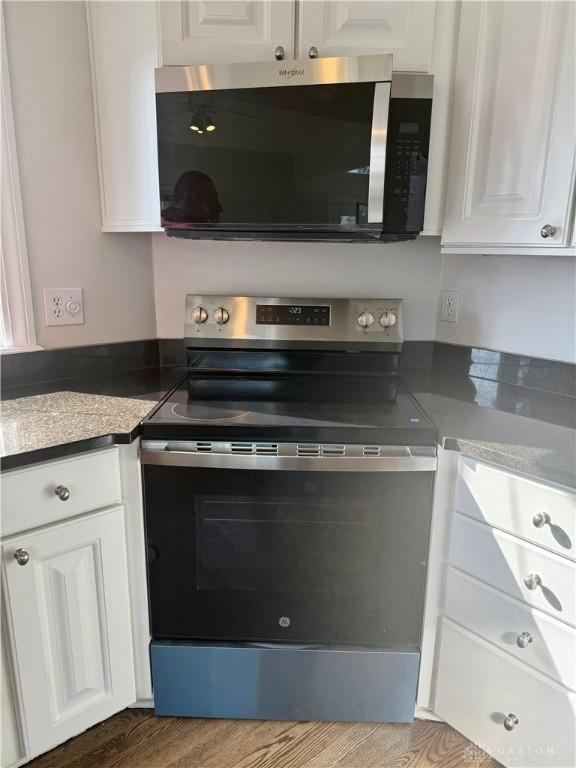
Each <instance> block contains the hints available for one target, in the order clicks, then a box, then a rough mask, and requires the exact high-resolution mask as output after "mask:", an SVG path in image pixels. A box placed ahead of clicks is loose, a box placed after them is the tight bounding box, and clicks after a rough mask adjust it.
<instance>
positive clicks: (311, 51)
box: [308, 45, 318, 59]
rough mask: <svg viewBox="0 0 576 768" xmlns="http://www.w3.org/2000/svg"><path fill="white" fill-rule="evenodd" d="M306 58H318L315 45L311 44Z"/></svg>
mask: <svg viewBox="0 0 576 768" xmlns="http://www.w3.org/2000/svg"><path fill="white" fill-rule="evenodd" d="M308 58H309V59H317V58H318V48H316V46H315V45H311V46H310V49H309V51H308Z"/></svg>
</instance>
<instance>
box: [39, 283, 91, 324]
mask: <svg viewBox="0 0 576 768" xmlns="http://www.w3.org/2000/svg"><path fill="white" fill-rule="evenodd" d="M44 315H45V317H46V325H82V323H83V322H84V299H83V298H82V288H44Z"/></svg>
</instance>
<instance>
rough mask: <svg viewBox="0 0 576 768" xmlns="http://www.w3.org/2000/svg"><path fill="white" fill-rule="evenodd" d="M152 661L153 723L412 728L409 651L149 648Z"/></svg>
mask: <svg viewBox="0 0 576 768" xmlns="http://www.w3.org/2000/svg"><path fill="white" fill-rule="evenodd" d="M151 659H152V678H153V683H154V710H155V712H156V714H157V715H174V716H181V717H182V716H184V717H223V718H249V719H256V720H315V721H318V720H327V721H353V722H390V723H409V722H412V721H413V720H414V709H415V705H416V687H417V684H418V668H419V663H420V654H419V653H418V652H417V651H415V650H414V651H404V650H383V649H378V648H361V647H352V646H350V647H347V646H337V647H336V646H335V647H328V646H316V647H314V646H297V645H280V644H278V645H272V644H271V645H258V644H240V643H239V644H237V645H236V644H228V643H203V642H159V641H153V642H152V645H151Z"/></svg>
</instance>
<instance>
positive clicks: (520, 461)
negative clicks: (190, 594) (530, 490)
mask: <svg viewBox="0 0 576 768" xmlns="http://www.w3.org/2000/svg"><path fill="white" fill-rule="evenodd" d="M401 378H402V380H403V381H404V383H405V384H406V386H407V387H408V389H409V390H410V391H411V392H412V394H413V395H414V397H415V398H416V400H417V401H418V402H419V403H420V405H421V406H422V408H423V409H424V410H425V411H426V413H427V414H428V416H429V417H430V418H431V419H432V421H433V422H434V424H435V425H436V427H437V429H438V432H439V442H440V445H442V446H443V447H445V448H447V449H451V450H458V451H460V452H462V453H463V454H464V455H466V456H471V457H472V458H477V459H481V460H483V461H488V462H491V463H493V464H497V465H499V466H502V467H504V468H507V469H511V470H514V471H517V472H522V473H524V474H527V475H529V476H531V477H533V478H537V479H542V480H546V481H550V482H554V483H559V484H561V485H565V486H568V487H570V488H576V398H575V397H572V396H569V395H562V394H556V393H554V392H545V391H542V390H539V389H532V388H529V387H522V386H517V385H513V384H507V383H503V382H499V381H494V380H490V379H484V378H479V377H475V376H469V375H467V374H462V373H455V372H453V371H445V370H411V371H402V372H401Z"/></svg>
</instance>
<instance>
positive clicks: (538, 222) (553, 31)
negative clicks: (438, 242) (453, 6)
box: [442, 1, 576, 254]
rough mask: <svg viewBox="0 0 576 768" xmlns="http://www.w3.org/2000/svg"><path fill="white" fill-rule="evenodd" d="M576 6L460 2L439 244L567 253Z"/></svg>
mask: <svg viewBox="0 0 576 768" xmlns="http://www.w3.org/2000/svg"><path fill="white" fill-rule="evenodd" d="M574 33H575V30H574V7H573V4H572V3H569V2H511V1H510V2H466V3H463V4H462V14H461V24H460V39H459V45H458V60H457V65H456V77H455V95H454V119H453V130H452V142H451V155H450V171H449V176H448V186H447V200H446V212H445V220H444V227H443V238H442V245H443V246H444V247H445V248H446V249H450V250H451V251H455V252H457V251H462V252H466V251H467V250H472V251H475V252H483V253H491V252H500V253H506V252H508V253H514V252H516V253H546V252H551V253H560V254H561V253H570V251H571V249H570V248H569V247H566V246H569V245H570V241H571V233H570V219H571V212H572V203H573V200H572V195H573V184H574V158H575V146H576V133H575V93H576V82H575V77H574V36H575V34H574Z"/></svg>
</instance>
